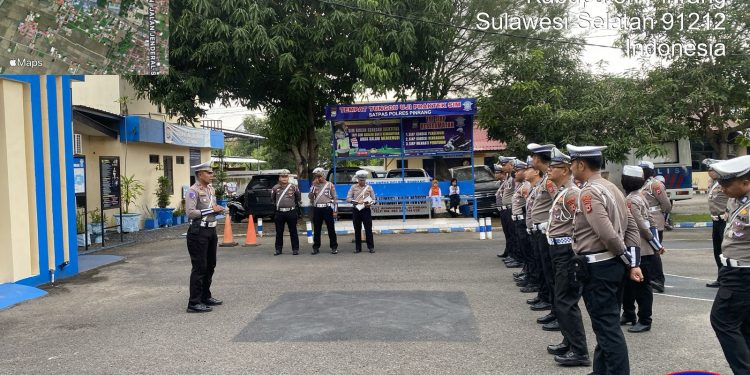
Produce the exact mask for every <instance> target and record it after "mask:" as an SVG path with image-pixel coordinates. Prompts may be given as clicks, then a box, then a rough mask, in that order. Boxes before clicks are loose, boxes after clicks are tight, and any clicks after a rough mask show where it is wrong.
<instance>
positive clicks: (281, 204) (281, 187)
mask: <svg viewBox="0 0 750 375" xmlns="http://www.w3.org/2000/svg"><path fill="white" fill-rule="evenodd" d="M271 200H272V201H273V202H274V204H275V205H276V213H275V214H274V217H273V221H274V224H276V244H275V245H276V252H275V253H274V254H273V255H274V256H276V255H281V250H282V248H283V247H284V225H286V226H288V227H289V237H290V239H291V241H292V255H299V236H298V235H297V219H299V214H300V212H299V206H300V203H301V202H302V193H300V191H299V188H298V187H297V185H295V184H292V183H290V182H289V170H287V169H282V170H281V172H280V173H279V183H278V184H276V185H274V187H273V188H272V189H271Z"/></svg>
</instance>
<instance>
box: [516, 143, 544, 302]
mask: <svg viewBox="0 0 750 375" xmlns="http://www.w3.org/2000/svg"><path fill="white" fill-rule="evenodd" d="M526 166H527V167H526V171H525V172H524V178H525V179H526V181H527V182H528V183H529V186H530V187H531V190H530V191H529V194H528V195H527V196H526V218H525V219H524V224H526V234H527V236H528V244H529V256H528V258H529V273H528V277H527V278H526V281H525V282H523V283H519V284H516V285H518V286H520V287H522V288H521V293H537V296H536V297H535V298H532V299H530V300H527V301H526V302H528V303H529V304H530V305H531V306H532V307H535V306H537V308H544V307H545V306H546V308H548V309H549V308H550V307H549V302H548V301H545V300H542V297H541V293H539V291H540V285H541V284H542V283H543V281H542V278H543V277H544V276H543V275H542V266H541V260H540V259H539V256H540V255H539V251H537V248H538V246H537V243H536V241H534V237H533V233H534V231H535V229H534V223H533V222H532V221H531V212H532V210H533V209H534V200H535V199H536V195H537V190H538V189H539V183H540V182H541V181H542V173H541V172H540V171H538V170H536V169H535V168H534V162H533V160H532V158H531V156H529V157H528V158H527V159H526Z"/></svg>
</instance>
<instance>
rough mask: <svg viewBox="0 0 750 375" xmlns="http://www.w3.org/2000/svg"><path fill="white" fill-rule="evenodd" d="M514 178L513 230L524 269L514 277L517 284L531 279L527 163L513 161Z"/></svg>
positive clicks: (529, 188)
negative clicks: (527, 216) (527, 226)
mask: <svg viewBox="0 0 750 375" xmlns="http://www.w3.org/2000/svg"><path fill="white" fill-rule="evenodd" d="M512 163H513V170H514V175H513V178H514V179H515V180H516V188H515V190H514V191H513V200H512V201H511V225H512V227H511V229H512V230H513V231H515V234H516V246H517V255H518V261H519V262H521V263H523V269H522V270H521V272H520V273H517V274H514V275H513V277H514V279H515V280H516V281H517V282H525V281H526V280H528V278H529V265H530V263H529V262H530V260H529V252H530V251H531V250H530V246H529V237H528V234H527V233H526V197H527V196H528V195H529V192H530V191H531V184H529V182H528V181H526V178H525V176H526V163H525V162H523V161H521V160H518V159H516V160H513V162H512Z"/></svg>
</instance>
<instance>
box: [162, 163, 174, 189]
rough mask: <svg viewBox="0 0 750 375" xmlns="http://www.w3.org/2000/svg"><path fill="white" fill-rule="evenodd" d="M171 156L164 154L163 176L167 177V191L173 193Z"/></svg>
mask: <svg viewBox="0 0 750 375" xmlns="http://www.w3.org/2000/svg"><path fill="white" fill-rule="evenodd" d="M173 169H174V168H173V166H172V157H171V156H166V155H164V176H165V177H166V178H168V179H169V192H170V194H174V176H173V173H172V170H173Z"/></svg>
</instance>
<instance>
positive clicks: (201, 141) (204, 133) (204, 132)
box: [164, 124, 211, 147]
mask: <svg viewBox="0 0 750 375" xmlns="http://www.w3.org/2000/svg"><path fill="white" fill-rule="evenodd" d="M164 143H169V144H173V145H178V146H189V147H211V131H210V130H208V129H201V128H193V127H190V126H182V125H175V124H164Z"/></svg>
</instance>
